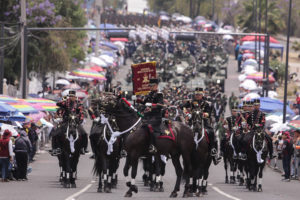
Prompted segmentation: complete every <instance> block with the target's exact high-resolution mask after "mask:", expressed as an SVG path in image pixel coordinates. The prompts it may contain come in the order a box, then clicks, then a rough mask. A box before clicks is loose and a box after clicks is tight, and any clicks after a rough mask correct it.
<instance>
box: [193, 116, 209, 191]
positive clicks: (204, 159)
mask: <svg viewBox="0 0 300 200" xmlns="http://www.w3.org/2000/svg"><path fill="white" fill-rule="evenodd" d="M191 125H192V129H193V132H194V141H195V143H196V152H195V153H194V155H193V159H192V160H193V172H194V175H193V192H195V193H196V196H200V195H204V194H207V179H208V175H209V167H210V165H211V162H212V158H211V156H210V153H209V144H208V142H209V139H208V135H207V130H206V129H205V128H204V123H203V118H202V112H200V111H198V110H194V111H193V112H192V117H191Z"/></svg>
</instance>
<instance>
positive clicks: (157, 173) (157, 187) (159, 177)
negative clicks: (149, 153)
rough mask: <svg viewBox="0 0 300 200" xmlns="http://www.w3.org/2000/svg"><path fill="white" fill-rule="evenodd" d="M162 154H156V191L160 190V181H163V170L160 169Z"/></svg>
mask: <svg viewBox="0 0 300 200" xmlns="http://www.w3.org/2000/svg"><path fill="white" fill-rule="evenodd" d="M160 162H161V161H160V156H155V161H154V165H155V187H154V192H158V191H159V183H160V181H161V170H160Z"/></svg>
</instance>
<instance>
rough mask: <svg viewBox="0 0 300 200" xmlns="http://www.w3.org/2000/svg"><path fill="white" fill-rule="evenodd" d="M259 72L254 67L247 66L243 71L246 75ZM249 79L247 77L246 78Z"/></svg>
mask: <svg viewBox="0 0 300 200" xmlns="http://www.w3.org/2000/svg"><path fill="white" fill-rule="evenodd" d="M256 72H257V69H256V68H255V67H254V66H251V65H246V66H245V67H244V69H243V73H244V74H245V75H249V74H254V73H256ZM246 78H247V77H246Z"/></svg>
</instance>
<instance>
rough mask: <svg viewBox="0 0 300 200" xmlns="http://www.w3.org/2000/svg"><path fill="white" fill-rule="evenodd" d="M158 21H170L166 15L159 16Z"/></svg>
mask: <svg viewBox="0 0 300 200" xmlns="http://www.w3.org/2000/svg"><path fill="white" fill-rule="evenodd" d="M160 20H162V21H169V20H170V17H168V16H166V15H161V16H160Z"/></svg>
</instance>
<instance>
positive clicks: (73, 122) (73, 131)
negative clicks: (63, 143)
mask: <svg viewBox="0 0 300 200" xmlns="http://www.w3.org/2000/svg"><path fill="white" fill-rule="evenodd" d="M77 126H78V123H77V116H76V115H75V114H74V113H71V114H70V115H69V119H68V128H67V138H68V139H69V140H70V139H71V136H72V137H73V139H75V140H77V139H78V137H79V135H78V131H77Z"/></svg>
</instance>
